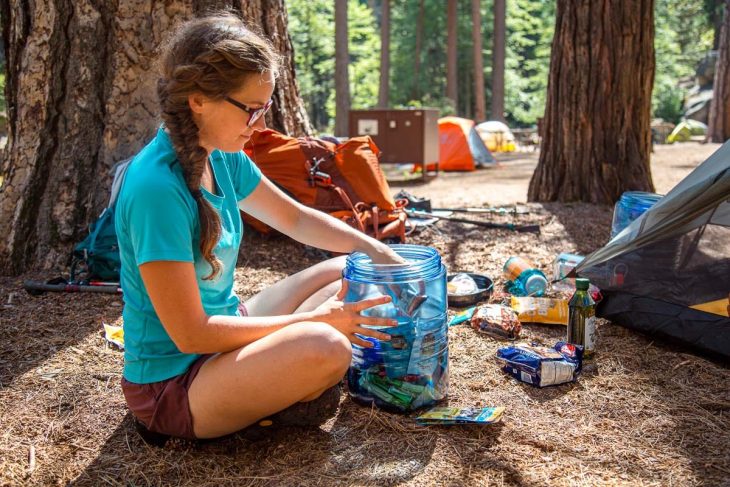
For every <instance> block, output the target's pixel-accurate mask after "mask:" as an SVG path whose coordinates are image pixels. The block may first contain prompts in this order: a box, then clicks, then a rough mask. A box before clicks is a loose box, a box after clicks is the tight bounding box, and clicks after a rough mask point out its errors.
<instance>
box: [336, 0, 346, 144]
mask: <svg viewBox="0 0 730 487" xmlns="http://www.w3.org/2000/svg"><path fill="white" fill-rule="evenodd" d="M349 64H350V51H349V49H348V37H347V0H335V100H336V103H335V105H336V107H335V135H336V136H337V137H345V136H347V132H348V117H349V115H350V76H349V74H348V72H347V70H348V65H349Z"/></svg>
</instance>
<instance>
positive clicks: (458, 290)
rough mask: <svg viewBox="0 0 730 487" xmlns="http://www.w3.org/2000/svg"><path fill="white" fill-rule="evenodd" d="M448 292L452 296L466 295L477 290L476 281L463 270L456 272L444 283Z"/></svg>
mask: <svg viewBox="0 0 730 487" xmlns="http://www.w3.org/2000/svg"><path fill="white" fill-rule="evenodd" d="M446 287H447V289H448V292H449V294H452V295H454V296H466V295H467V294H474V293H476V292H478V291H479V286H478V285H477V282H476V281H475V280H474V278H473V277H471V276H470V275H469V274H466V273H464V272H462V273H460V274H456V275H455V276H454V277H453V278H451V280H450V281H449V282H448V284H447V285H446Z"/></svg>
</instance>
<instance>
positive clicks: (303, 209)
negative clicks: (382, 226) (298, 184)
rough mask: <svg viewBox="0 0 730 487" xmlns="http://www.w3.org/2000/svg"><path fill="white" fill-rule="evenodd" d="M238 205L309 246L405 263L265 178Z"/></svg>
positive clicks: (380, 246) (384, 246)
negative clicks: (357, 252) (356, 252)
mask: <svg viewBox="0 0 730 487" xmlns="http://www.w3.org/2000/svg"><path fill="white" fill-rule="evenodd" d="M238 206H239V207H240V208H241V209H242V210H243V211H245V212H246V213H248V214H250V215H251V216H253V217H255V218H257V219H259V220H261V221H262V222H264V223H266V224H267V225H269V226H271V227H273V228H275V229H276V230H278V231H280V232H281V233H284V234H286V235H289V236H290V237H292V238H293V239H295V240H297V241H299V242H302V243H304V244H307V245H311V246H312V247H317V248H320V249H324V250H329V251H332V252H340V253H350V252H353V251H360V252H364V253H366V254H368V255H369V256H370V258H371V259H373V261H374V262H376V263H383V264H391V263H403V262H404V260H403V259H402V258H401V257H400V256H398V254H396V253H395V252H394V251H393V250H392V249H391V248H390V247H388V246H387V245H385V244H384V243H382V242H380V241H378V240H376V239H374V238H372V237H370V236H368V235H365V234H364V233H362V232H359V231H357V230H355V229H354V228H352V227H350V226H349V225H347V224H346V223H345V222H343V221H340V220H338V219H337V218H333V217H331V216H329V215H328V214H326V213H323V212H321V211H318V210H315V209H314V208H309V207H307V206H305V205H302V204H301V203H299V202H297V201H295V200H293V199H292V198H290V197H289V196H287V195H286V194H284V192H283V191H281V190H280V189H279V188H277V187H276V185H274V184H273V183H272V182H271V181H269V179H267V178H266V177H262V179H261V182H260V183H259V185H258V186H257V187H256V189H255V190H254V191H253V192H252V193H251V194H250V195H249V196H248V197H246V198H245V199H244V200H241V201H239V202H238Z"/></svg>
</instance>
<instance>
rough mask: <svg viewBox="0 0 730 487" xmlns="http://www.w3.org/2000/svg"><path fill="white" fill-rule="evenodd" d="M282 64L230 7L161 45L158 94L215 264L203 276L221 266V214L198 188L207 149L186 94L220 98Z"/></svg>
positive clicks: (203, 242)
mask: <svg viewBox="0 0 730 487" xmlns="http://www.w3.org/2000/svg"><path fill="white" fill-rule="evenodd" d="M278 65H279V59H278V55H277V54H276V53H275V51H274V50H273V48H272V46H271V44H270V43H269V42H267V41H266V40H265V39H264V38H262V37H261V36H259V35H258V34H256V33H254V32H252V31H251V30H249V29H248V28H247V27H246V26H245V25H244V24H243V22H242V21H241V19H240V18H238V17H236V16H235V15H233V14H230V13H223V14H217V15H212V16H210V17H204V18H200V19H195V20H192V21H189V22H186V23H185V24H183V25H182V26H181V27H180V28H179V29H178V31H177V32H176V33H175V35H173V37H172V38H171V39H170V40H169V41H168V43H167V45H166V46H165V47H163V52H162V57H161V68H162V73H161V77H160V79H159V80H158V83H157V96H158V99H159V102H160V108H161V112H162V120H163V121H164V122H165V126H166V127H167V131H168V133H169V135H170V140H171V141H172V145H173V147H174V149H175V152H176V154H177V158H178V161H179V162H180V165H181V167H182V170H183V175H184V178H185V184H186V185H187V187H188V190H189V191H190V194H191V195H192V196H193V198H194V199H195V201H196V203H197V205H198V215H199V218H200V253H201V254H202V256H203V257H204V258H205V260H206V261H207V262H208V263H209V264H210V266H211V268H212V270H211V273H210V275H208V276H207V277H205V279H213V278H214V277H216V276H217V275H218V274H219V273H220V271H221V266H222V264H221V261H220V260H219V259H218V258H217V257H216V256H215V254H214V253H213V249H214V248H215V246H216V245H217V244H218V240H219V239H220V236H221V220H220V216H219V215H218V212H217V211H216V210H215V209H214V208H213V206H212V205H211V204H210V203H209V202H208V201H207V200H206V199H205V198H204V197H203V194H202V193H201V191H200V180H201V178H202V175H203V170H204V169H205V164H206V163H207V159H208V152H207V151H206V149H204V148H203V147H202V146H201V145H200V136H199V128H198V126H197V125H196V123H195V120H194V119H193V114H192V111H191V110H190V106H189V104H188V97H189V96H190V95H191V94H193V93H196V92H197V93H202V94H204V95H205V96H207V97H209V98H212V99H221V98H223V97H224V96H226V95H227V94H228V93H230V92H231V91H233V90H235V89H237V88H239V87H240V86H242V84H243V82H244V81H245V80H246V79H247V77H248V76H250V75H251V74H254V73H263V72H264V71H271V72H272V74H273V75H274V77H276V75H277V74H278Z"/></svg>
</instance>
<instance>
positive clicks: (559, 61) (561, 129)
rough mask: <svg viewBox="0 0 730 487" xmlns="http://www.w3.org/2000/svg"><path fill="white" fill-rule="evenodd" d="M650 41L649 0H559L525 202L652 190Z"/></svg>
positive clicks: (598, 199) (606, 199)
mask: <svg viewBox="0 0 730 487" xmlns="http://www.w3.org/2000/svg"><path fill="white" fill-rule="evenodd" d="M596 19H601V21H600V22H597V21H596ZM653 43H654V2H653V1H652V0H642V1H640V2H636V1H635V0H593V1H591V2H583V1H581V0H562V1H559V2H558V4H557V14H556V24H555V37H554V39H553V44H552V54H551V60H550V77H549V81H548V97H547V104H546V108H545V116H544V118H543V123H542V124H543V132H544V133H543V142H542V148H541V152H540V159H539V162H538V166H537V168H536V170H535V173H534V174H533V176H532V180H531V181H530V189H529V193H528V199H529V200H531V201H586V202H592V203H613V202H615V201H616V200H617V199H618V198H619V197H620V195H621V193H623V192H624V191H627V190H643V191H653V189H654V187H653V184H652V181H651V172H650V167H649V153H650V150H651V130H650V114H651V90H652V84H653V82H654V45H653Z"/></svg>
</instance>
